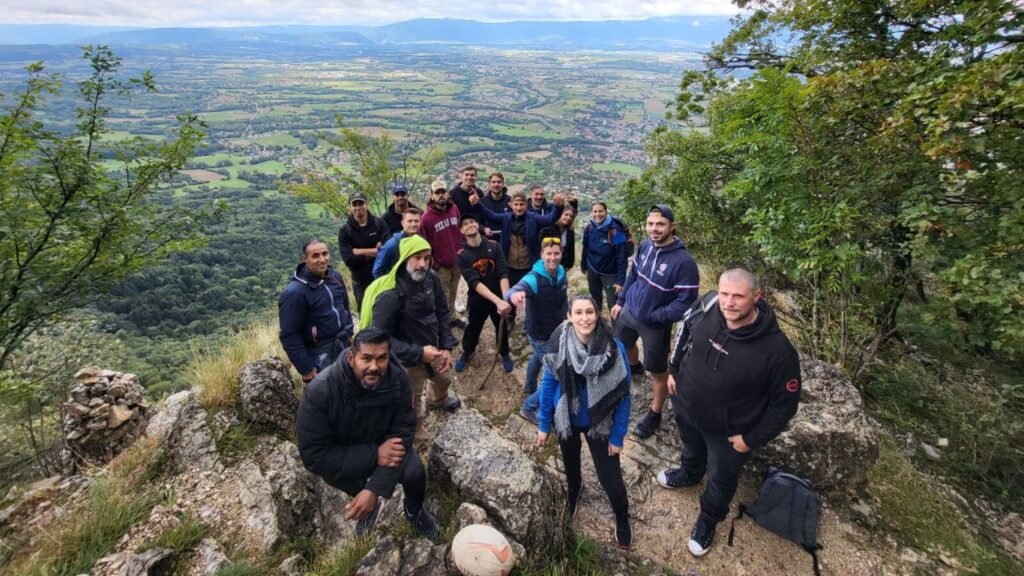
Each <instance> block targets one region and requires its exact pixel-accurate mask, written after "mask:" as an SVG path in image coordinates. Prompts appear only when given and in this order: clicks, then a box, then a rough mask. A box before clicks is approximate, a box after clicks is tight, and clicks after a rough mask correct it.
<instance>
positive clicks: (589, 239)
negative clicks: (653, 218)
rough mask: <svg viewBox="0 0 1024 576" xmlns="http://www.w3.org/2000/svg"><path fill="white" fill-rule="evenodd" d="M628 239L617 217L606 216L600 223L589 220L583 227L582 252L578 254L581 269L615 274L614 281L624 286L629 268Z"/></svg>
mask: <svg viewBox="0 0 1024 576" xmlns="http://www.w3.org/2000/svg"><path fill="white" fill-rule="evenodd" d="M628 241H629V238H628V237H627V236H626V231H625V230H624V229H623V227H622V222H621V221H620V220H618V219H617V218H613V217H611V216H606V217H605V219H604V222H601V223H600V224H596V223H595V222H594V221H593V220H591V221H590V222H588V223H587V225H586V226H584V227H583V253H582V254H581V256H580V260H581V263H582V266H581V267H582V268H583V271H584V272H587V271H590V272H595V273H597V274H615V283H616V284H618V285H619V286H625V284H626V270H628V269H629V261H628V260H629V254H627V253H626V251H627V249H628V246H627V243H628Z"/></svg>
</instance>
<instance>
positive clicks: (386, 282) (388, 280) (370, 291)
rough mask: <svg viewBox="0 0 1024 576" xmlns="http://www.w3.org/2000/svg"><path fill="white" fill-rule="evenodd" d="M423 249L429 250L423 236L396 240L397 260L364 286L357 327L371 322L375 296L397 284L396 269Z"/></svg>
mask: <svg viewBox="0 0 1024 576" xmlns="http://www.w3.org/2000/svg"><path fill="white" fill-rule="evenodd" d="M423 250H430V243H429V242H427V240H426V239H425V238H423V236H420V235H419V234H414V235H412V236H408V237H406V238H402V239H401V240H399V241H398V261H397V262H395V265H394V266H392V267H391V270H390V271H389V272H388V273H387V274H385V275H383V276H381V277H380V278H377V279H376V280H374V281H373V283H372V284H370V285H369V286H367V287H366V294H364V295H363V307H362V308H361V309H360V310H359V329H360V330H361V329H363V328H366V327H367V326H369V325H370V324H371V323H372V322H373V304H374V302H376V301H377V297H378V296H380V295H381V294H383V293H385V292H387V291H388V290H391V289H392V288H394V287H395V286H396V284H397V282H396V278H397V276H398V271H399V270H400V269H401V268H402V267H403V266H404V264H405V261H406V260H408V259H409V257H410V256H412V255H413V254H415V253H417V252H422V251H423Z"/></svg>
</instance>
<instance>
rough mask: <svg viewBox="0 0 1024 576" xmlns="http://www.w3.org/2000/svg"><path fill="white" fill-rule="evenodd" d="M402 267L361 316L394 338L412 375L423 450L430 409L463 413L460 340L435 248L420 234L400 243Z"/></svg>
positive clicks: (374, 292)
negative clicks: (453, 390)
mask: <svg viewBox="0 0 1024 576" xmlns="http://www.w3.org/2000/svg"><path fill="white" fill-rule="evenodd" d="M398 254H399V255H398V263H397V264H395V266H394V267H392V268H391V271H390V272H388V273H387V274H385V275H384V276H381V277H380V278H378V279H376V280H374V281H373V284H370V287H369V288H367V289H366V299H365V301H364V302H363V308H362V310H361V314H360V317H359V327H360V328H365V327H367V326H375V327H377V328H380V329H382V330H385V331H387V333H388V334H390V335H391V350H392V352H393V353H394V355H395V356H396V357H397V358H398V360H399V361H400V362H401V363H402V365H403V366H404V367H405V369H406V371H407V372H408V373H409V380H410V382H411V383H412V390H413V399H414V401H415V404H416V415H417V417H418V418H419V419H420V421H421V422H420V425H417V427H416V446H417V448H425V447H426V440H427V437H426V434H425V433H424V431H423V427H422V417H423V416H424V415H425V414H426V410H425V409H424V406H423V401H422V396H423V390H424V387H426V391H427V403H426V407H428V408H431V409H445V410H448V411H455V410H458V408H459V406H461V405H462V401H461V400H459V398H458V397H457V396H449V395H448V389H449V388H450V387H451V385H452V377H451V368H452V350H453V349H455V346H456V344H458V340H456V339H455V337H454V336H453V335H452V331H451V327H450V326H449V325H448V304H447V299H446V298H445V294H444V290H443V289H442V288H441V280H440V279H439V278H438V277H437V273H435V272H434V271H433V270H431V269H430V256H431V253H430V245H429V244H427V241H426V240H424V239H423V238H422V237H420V236H418V235H414V236H409V237H408V238H403V239H402V240H401V241H400V242H399V243H398Z"/></svg>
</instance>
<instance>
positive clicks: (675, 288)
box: [636, 270, 700, 292]
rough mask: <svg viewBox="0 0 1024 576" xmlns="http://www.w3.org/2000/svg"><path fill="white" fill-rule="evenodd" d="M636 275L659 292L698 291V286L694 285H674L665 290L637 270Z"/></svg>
mask: <svg viewBox="0 0 1024 576" xmlns="http://www.w3.org/2000/svg"><path fill="white" fill-rule="evenodd" d="M636 275H637V276H638V277H639V278H640V279H641V280H643V281H644V282H646V283H647V285H648V286H653V287H654V288H657V289H658V290H661V291H662V292H675V291H678V290H699V289H700V286H698V285H695V284H676V285H674V286H672V287H671V288H665V287H663V286H661V285H660V284H657V283H656V282H654V281H653V280H651V279H650V278H648V277H647V276H645V275H644V273H643V272H640V271H639V270H637V272H636Z"/></svg>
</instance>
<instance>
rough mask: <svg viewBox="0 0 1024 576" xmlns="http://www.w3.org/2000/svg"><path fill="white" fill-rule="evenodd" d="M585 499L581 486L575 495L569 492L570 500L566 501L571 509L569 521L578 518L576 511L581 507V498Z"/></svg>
mask: <svg viewBox="0 0 1024 576" xmlns="http://www.w3.org/2000/svg"><path fill="white" fill-rule="evenodd" d="M582 497H583V485H582V484H580V489H579V490H577V491H576V493H575V494H573V493H572V491H571V490H570V491H569V498H568V499H567V500H566V504H567V505H568V508H569V519H570V520H572V519H573V518H575V517H576V510H578V509H579V507H580V498H582Z"/></svg>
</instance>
